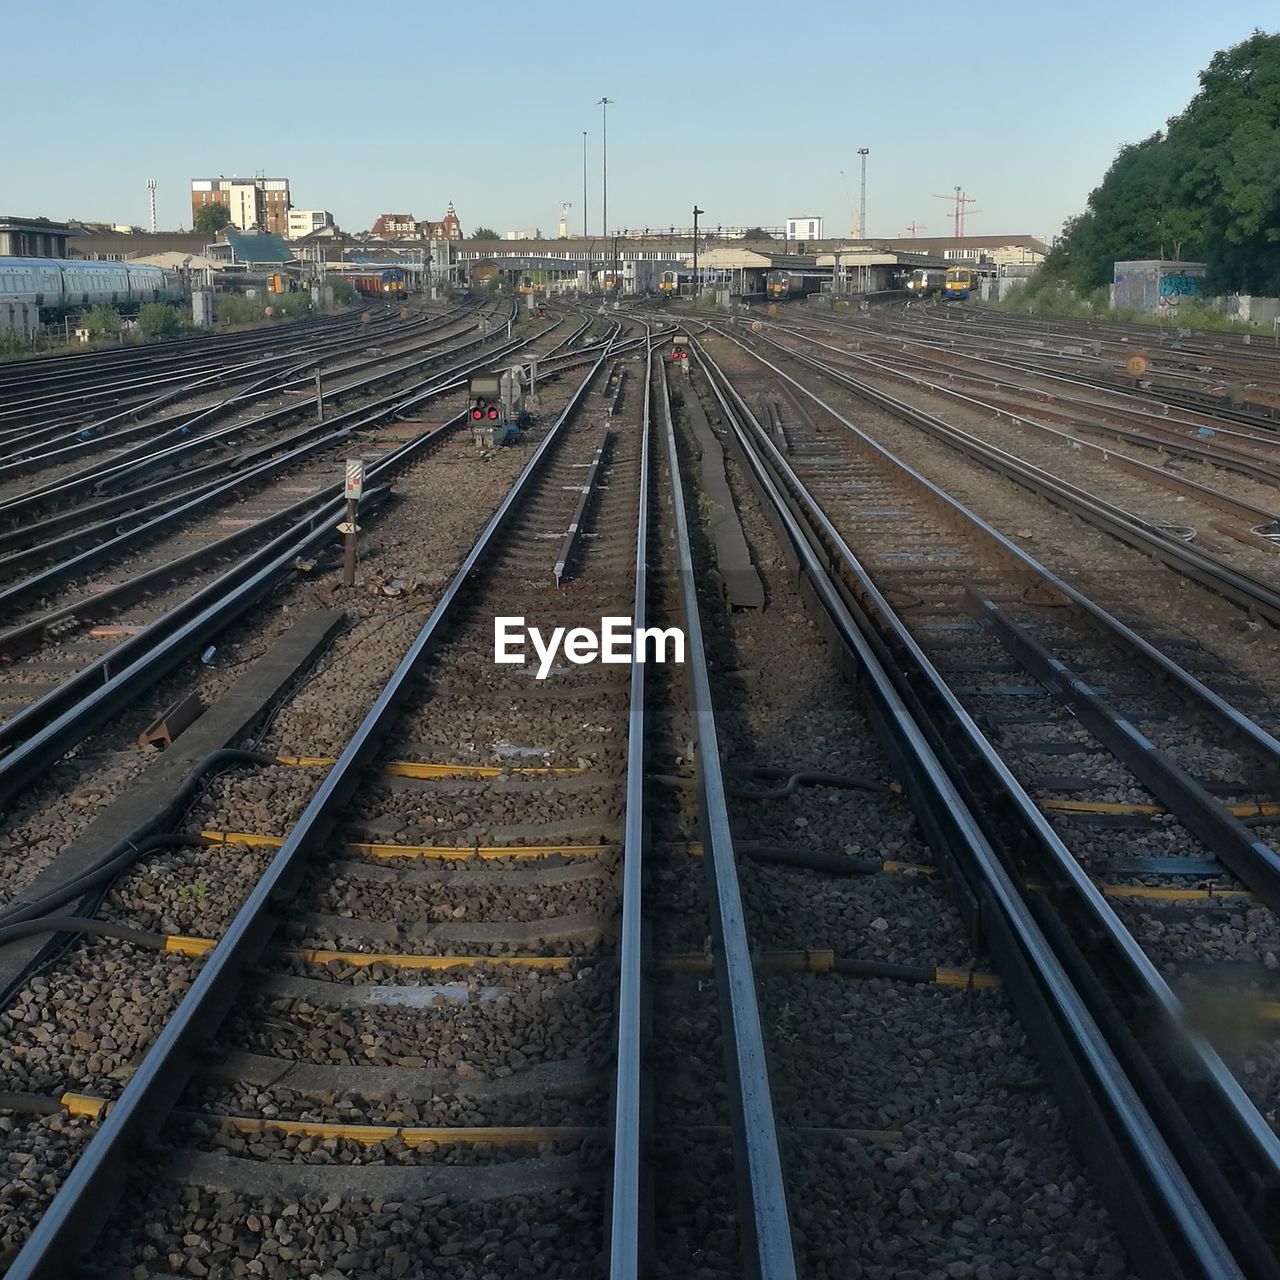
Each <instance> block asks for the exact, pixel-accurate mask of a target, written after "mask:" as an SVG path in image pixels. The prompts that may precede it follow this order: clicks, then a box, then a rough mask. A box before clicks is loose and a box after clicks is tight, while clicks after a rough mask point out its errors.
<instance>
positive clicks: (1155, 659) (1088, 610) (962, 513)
mask: <svg viewBox="0 0 1280 1280" xmlns="http://www.w3.org/2000/svg"><path fill="white" fill-rule="evenodd" d="M717 333H718V334H719V336H720V337H723V338H726V339H728V340H729V341H731V342H733V343H735V344H736V345H737V346H739V347H741V348H742V350H744V351H746V352H748V354H750V355H751V356H752V358H753V359H756V360H759V361H760V362H761V363H762V364H763V365H764V366H765V367H766V368H767V369H769V370H770V371H771V372H773V373H775V374H777V376H778V377H780V378H782V379H783V380H784V381H786V382H787V383H789V384H790V385H792V386H793V387H795V388H796V389H798V390H799V391H801V392H802V393H803V394H804V396H805V397H806V398H807V399H810V400H812V401H813V402H814V403H815V404H817V405H819V406H820V407H821V408H822V409H823V410H824V411H825V412H827V413H828V414H830V415H831V416H832V418H834V419H835V420H836V421H838V422H839V423H840V424H841V425H842V426H843V427H845V428H846V429H847V430H849V431H851V432H852V433H853V434H854V435H855V436H856V437H857V438H858V439H859V440H861V441H863V443H865V444H866V445H867V446H868V447H869V448H871V449H872V450H874V451H875V453H876V454H877V455H879V456H880V457H881V458H883V459H884V460H885V461H886V462H888V463H890V464H891V465H892V466H893V467H894V468H895V469H897V470H899V471H901V472H902V473H903V474H905V475H907V476H908V477H910V479H911V481H912V482H913V483H914V484H918V485H920V486H921V487H923V488H924V489H926V490H927V491H928V492H929V493H930V495H931V496H932V497H934V498H936V499H937V500H938V501H939V502H940V503H941V504H942V505H943V506H944V507H946V508H947V509H948V510H950V511H953V512H954V513H955V514H956V515H957V516H959V517H961V518H962V519H963V520H964V522H965V523H966V524H968V525H971V526H972V527H973V528H975V529H977V530H979V531H980V532H981V533H982V534H983V535H984V536H985V537H987V538H988V539H990V540H991V541H992V542H994V543H995V544H996V545H997V546H998V547H999V548H1000V550H1001V551H1002V552H1003V553H1004V554H1005V555H1007V556H1009V557H1010V558H1011V559H1013V560H1014V561H1016V562H1017V563H1018V564H1020V565H1022V566H1023V568H1025V569H1026V570H1027V571H1028V572H1030V573H1031V574H1033V575H1034V576H1035V577H1037V578H1039V579H1041V580H1042V581H1044V582H1045V583H1047V584H1048V585H1049V586H1050V587H1052V588H1053V590H1054V591H1056V592H1058V593H1059V594H1061V595H1062V596H1064V597H1065V598H1066V599H1068V600H1070V601H1071V603H1072V604H1074V605H1076V606H1077V607H1078V608H1079V609H1080V610H1081V611H1082V613H1083V614H1084V616H1085V617H1086V618H1087V619H1088V620H1089V621H1090V622H1091V624H1092V625H1094V626H1095V628H1096V629H1097V630H1098V631H1100V632H1101V634H1103V635H1104V636H1105V637H1107V638H1108V639H1111V640H1118V641H1120V642H1121V643H1122V644H1123V645H1124V646H1125V648H1126V649H1128V650H1129V652H1130V653H1132V654H1133V655H1134V657H1136V658H1137V659H1138V660H1139V661H1140V662H1141V663H1142V664H1143V666H1145V667H1146V668H1147V669H1148V670H1149V671H1151V672H1152V673H1153V674H1155V675H1156V676H1158V677H1159V678H1160V679H1162V680H1167V681H1169V682H1170V683H1172V684H1174V685H1176V686H1177V687H1178V688H1179V689H1180V690H1181V691H1182V692H1183V693H1184V694H1185V695H1186V696H1187V697H1188V698H1190V699H1191V700H1192V701H1193V702H1194V703H1195V704H1196V705H1197V706H1198V707H1199V708H1200V710H1201V711H1202V712H1203V713H1204V714H1205V715H1206V716H1207V717H1208V718H1209V720H1210V721H1212V723H1214V724H1215V725H1217V726H1218V727H1219V728H1220V729H1223V730H1225V731H1227V732H1228V733H1231V734H1232V735H1233V736H1234V737H1236V738H1237V739H1239V741H1240V742H1241V744H1242V745H1243V746H1244V747H1245V749H1247V750H1248V751H1249V752H1250V753H1251V754H1252V755H1253V756H1255V757H1256V758H1257V759H1258V760H1259V761H1261V762H1262V763H1263V764H1264V766H1266V767H1267V768H1269V769H1270V768H1275V767H1277V766H1280V739H1277V738H1276V737H1274V736H1273V735H1272V734H1270V733H1268V732H1267V731H1266V730H1265V729H1263V728H1262V726H1261V725H1259V724H1258V723H1257V722H1256V721H1254V720H1253V719H1251V718H1250V717H1249V716H1246V715H1244V714H1243V713H1242V712H1241V711H1240V710H1239V709H1238V708H1236V707H1234V706H1232V705H1231V703H1229V702H1228V701H1227V700H1226V699H1225V698H1223V697H1222V696H1221V695H1220V694H1217V693H1215V692H1214V691H1213V690H1212V689H1210V688H1209V687H1208V685H1206V684H1205V683H1204V682H1203V681H1201V680H1199V679H1198V678H1197V677H1195V676H1193V675H1192V674H1191V673H1190V672H1189V671H1187V670H1185V669H1184V668H1183V667H1181V666H1179V665H1178V663H1176V662H1175V661H1174V660H1173V659H1172V658H1170V657H1169V656H1168V654H1166V653H1163V652H1161V650H1159V649H1157V648H1156V647H1155V645H1153V644H1152V643H1151V642H1150V641H1149V640H1146V639H1144V638H1143V637H1142V636H1140V635H1139V634H1138V633H1137V632H1136V631H1134V630H1133V628H1132V627H1130V626H1127V625H1126V624H1125V623H1123V622H1121V621H1120V619H1119V618H1117V617H1116V616H1115V615H1114V614H1112V613H1110V612H1109V611H1108V610H1106V609H1104V608H1103V607H1102V606H1101V605H1099V604H1097V603H1096V602H1095V601H1093V600H1091V599H1090V598H1089V597H1088V596H1086V595H1085V594H1084V593H1083V592H1082V591H1080V590H1079V589H1078V588H1076V587H1073V586H1072V585H1071V584H1070V583H1069V582H1067V581H1066V579H1064V578H1061V577H1059V576H1058V575H1057V574H1055V573H1054V572H1053V570H1052V569H1049V568H1048V567H1047V566H1046V565H1044V564H1042V563H1041V562H1040V561H1038V560H1036V559H1035V557H1033V556H1032V555H1031V554H1030V553H1029V552H1027V551H1025V550H1024V549H1023V548H1022V547H1020V546H1019V545H1018V544H1017V543H1016V542H1014V541H1013V540H1012V539H1011V538H1009V537H1007V536H1006V535H1005V534H1003V533H1001V532H1000V531H999V530H998V529H997V528H995V526H994V525H992V524H990V523H988V522H987V521H986V520H984V519H983V518H982V517H981V516H979V515H978V514H977V513H976V512H974V511H971V510H970V509H969V508H968V507H966V506H964V504H963V503H961V502H959V501H957V500H956V499H955V498H953V497H952V496H951V495H950V494H949V493H947V491H946V490H945V489H943V488H941V487H940V486H939V485H936V484H934V483H933V481H931V480H929V479H928V478H927V477H925V476H923V475H922V474H920V472H918V471H916V470H915V469H914V468H913V467H911V466H909V465H908V464H907V463H905V462H903V461H902V460H901V459H899V458H897V457H896V456H895V455H894V454H893V453H891V452H890V451H889V450H888V449H886V448H885V447H884V446H883V445H881V444H879V443H878V442H877V441H875V440H873V439H872V438H871V437H870V436H869V435H867V433H866V432H864V431H863V430H861V428H859V427H858V426H856V425H855V424H854V423H852V422H850V421H849V420H848V419H847V418H845V417H844V416H843V415H842V414H841V413H840V412H839V410H838V409H836V408H835V407H834V406H832V405H830V404H828V403H827V402H826V401H825V400H823V399H822V398H821V397H820V396H818V395H816V394H815V393H814V392H813V391H811V390H809V388H808V387H806V386H804V384H803V383H801V382H799V381H798V380H797V379H796V378H793V377H792V376H791V375H790V374H789V373H787V372H785V371H784V370H782V369H780V368H778V366H777V365H775V364H773V363H771V362H770V361H768V360H766V359H765V358H764V357H763V356H761V355H760V354H759V353H758V352H754V351H752V350H751V348H750V347H748V346H747V345H746V344H745V343H743V342H740V341H739V340H738V339H737V338H735V337H734V336H733V335H732V334H728V333H725V332H724V331H722V330H717ZM908 407H909V406H908Z"/></svg>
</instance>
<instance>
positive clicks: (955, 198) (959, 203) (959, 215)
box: [933, 187, 982, 239]
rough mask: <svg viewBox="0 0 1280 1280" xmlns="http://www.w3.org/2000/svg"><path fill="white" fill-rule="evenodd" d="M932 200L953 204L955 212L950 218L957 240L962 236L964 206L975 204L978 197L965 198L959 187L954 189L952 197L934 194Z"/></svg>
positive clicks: (977, 210)
mask: <svg viewBox="0 0 1280 1280" xmlns="http://www.w3.org/2000/svg"><path fill="white" fill-rule="evenodd" d="M933 199H935V200H946V201H947V202H948V203H949V204H950V203H954V204H955V212H954V213H953V214H952V215H951V216H952V217H953V218H954V219H955V226H956V230H955V234H956V238H957V239H958V238H959V237H960V236H962V235H964V216H965V212H966V209H965V206H966V205H970V204H975V203H976V202H977V199H978V197H977V196H967V195H965V193H964V191H963V190H961V188H960V187H956V189H955V193H954V194H953V195H949V196H940V195H937V194H935V195H934V196H933ZM968 212H971V213H981V212H982V210H981V209H972V210H969V211H968Z"/></svg>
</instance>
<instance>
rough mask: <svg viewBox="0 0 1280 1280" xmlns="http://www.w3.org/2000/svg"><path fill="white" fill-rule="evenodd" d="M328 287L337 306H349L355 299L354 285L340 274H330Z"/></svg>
mask: <svg viewBox="0 0 1280 1280" xmlns="http://www.w3.org/2000/svg"><path fill="white" fill-rule="evenodd" d="M328 285H329V287H330V288H331V289H332V290H333V300H334V302H336V303H338V305H339V306H343V307H349V306H350V305H351V304H352V303H353V302H354V301H355V300H356V296H357V295H356V289H355V285H353V284H352V283H351V281H350V280H344V279H343V278H342V277H341V276H330V277H329V280H328Z"/></svg>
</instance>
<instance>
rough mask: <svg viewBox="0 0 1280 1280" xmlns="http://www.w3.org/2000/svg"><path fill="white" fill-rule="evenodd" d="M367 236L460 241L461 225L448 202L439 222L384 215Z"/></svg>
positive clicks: (397, 215) (397, 214)
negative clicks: (447, 206)
mask: <svg viewBox="0 0 1280 1280" xmlns="http://www.w3.org/2000/svg"><path fill="white" fill-rule="evenodd" d="M369 234H370V235H371V236H378V237H381V238H384V239H387V240H395V239H399V238H401V237H404V236H412V237H415V238H417V239H419V240H461V239H462V224H461V223H460V222H459V221H458V215H457V213H456V212H455V211H454V208H453V202H452V201H450V202H449V208H448V209H447V210H446V211H445V215H444V217H443V218H441V219H440V221H439V222H419V221H418V220H417V219H416V218H415V217H414V216H413V214H411V213H384V214H381V215H380V216H379V218H378V220H377V221H376V222H375V223H374V224H373V226H372V227H371V228H370V231H369Z"/></svg>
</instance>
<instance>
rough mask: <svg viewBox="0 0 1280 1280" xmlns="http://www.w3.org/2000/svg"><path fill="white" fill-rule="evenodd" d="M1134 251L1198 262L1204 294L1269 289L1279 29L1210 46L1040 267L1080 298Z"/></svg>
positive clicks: (1275, 215)
mask: <svg viewBox="0 0 1280 1280" xmlns="http://www.w3.org/2000/svg"><path fill="white" fill-rule="evenodd" d="M1144 258H1170V259H1176V260H1185V261H1199V262H1204V263H1205V264H1206V268H1207V272H1206V276H1205V290H1206V292H1208V293H1228V292H1239V293H1253V294H1265V295H1274V294H1278V293H1280V35H1268V34H1265V33H1263V32H1261V31H1255V32H1254V34H1253V35H1252V36H1251V37H1250V38H1249V39H1248V40H1245V41H1242V42H1241V43H1240V44H1238V45H1235V46H1234V47H1232V48H1230V49H1226V50H1224V51H1222V52H1220V53H1217V54H1215V55H1214V57H1213V59H1212V60H1211V61H1210V63H1209V66H1208V67H1207V68H1206V69H1205V70H1204V71H1203V72H1202V73H1201V75H1200V90H1199V92H1198V93H1197V94H1196V95H1195V97H1194V98H1192V100H1191V102H1190V103H1188V105H1187V107H1186V109H1185V110H1184V111H1182V112H1181V114H1179V115H1177V116H1174V117H1173V119H1171V120H1170V121H1169V123H1168V127H1167V128H1165V129H1163V130H1160V131H1158V132H1156V133H1154V134H1152V135H1151V137H1149V138H1146V139H1144V140H1143V141H1142V142H1138V143H1134V144H1132V145H1130V146H1126V147H1123V148H1122V149H1121V151H1120V154H1119V155H1118V156H1117V157H1116V159H1115V162H1114V163H1113V164H1112V166H1111V168H1110V169H1108V170H1107V173H1106V176H1105V177H1104V178H1103V180H1102V184H1101V186H1099V187H1098V188H1097V189H1096V190H1095V191H1093V192H1092V193H1091V194H1090V196H1089V200H1088V206H1087V208H1086V209H1085V211H1084V213H1082V214H1080V215H1079V216H1078V217H1075V218H1072V219H1070V220H1069V221H1068V222H1067V224H1066V226H1065V227H1064V228H1063V234H1062V238H1061V240H1059V242H1058V243H1057V244H1056V245H1055V246H1054V248H1053V250H1052V251H1051V252H1050V254H1049V256H1048V258H1047V260H1046V262H1045V267H1044V275H1045V276H1046V277H1047V278H1048V279H1050V280H1056V281H1058V282H1060V283H1062V284H1065V285H1067V286H1070V288H1071V289H1072V290H1074V291H1075V292H1076V293H1078V294H1083V295H1086V296H1087V295H1089V294H1090V293H1091V291H1092V290H1094V289H1097V288H1100V287H1101V286H1103V285H1105V284H1107V283H1108V282H1109V281H1110V280H1111V278H1112V264H1113V263H1115V262H1117V261H1128V260H1133V259H1144Z"/></svg>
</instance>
